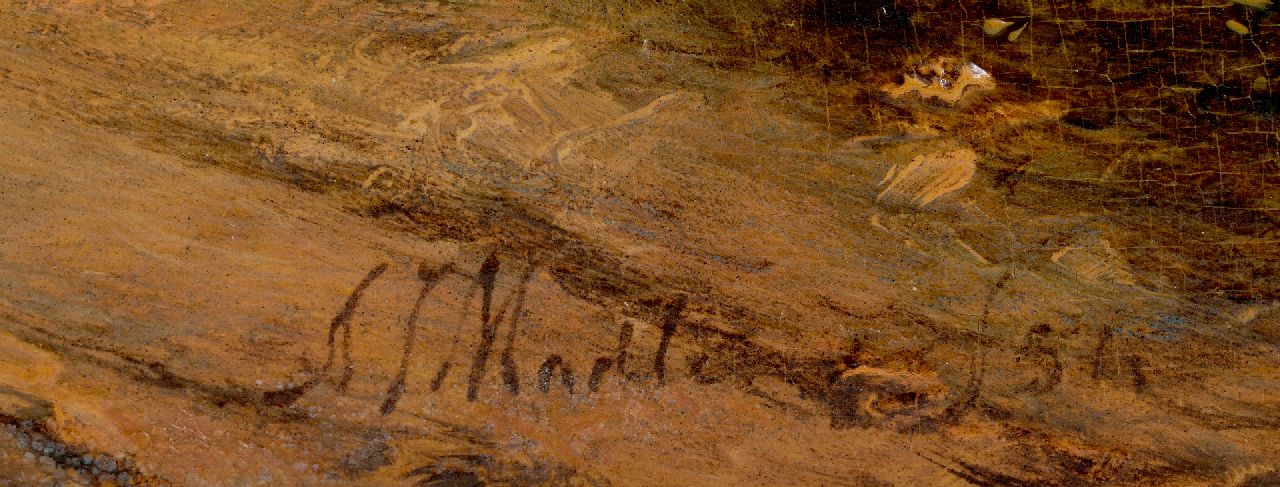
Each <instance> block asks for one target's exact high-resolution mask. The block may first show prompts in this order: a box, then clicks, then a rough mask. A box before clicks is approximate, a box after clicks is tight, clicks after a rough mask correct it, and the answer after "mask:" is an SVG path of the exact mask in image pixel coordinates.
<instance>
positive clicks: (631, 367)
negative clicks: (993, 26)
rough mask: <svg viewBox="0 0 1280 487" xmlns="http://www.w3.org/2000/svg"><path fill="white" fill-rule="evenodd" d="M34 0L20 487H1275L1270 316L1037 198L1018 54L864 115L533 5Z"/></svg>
mask: <svg viewBox="0 0 1280 487" xmlns="http://www.w3.org/2000/svg"><path fill="white" fill-rule="evenodd" d="M3 7H4V8H2V9H0V38H2V39H0V40H2V41H3V43H4V45H3V46H0V422H3V423H4V425H5V426H4V428H3V431H0V480H3V481H4V482H8V483H10V484H12V485H41V484H42V483H55V482H69V483H72V484H91V485H93V484H96V485H325V484H329V485H399V484H403V485H475V484H479V483H494V484H504V483H505V484H512V485H541V484H554V485H561V484H564V485H606V484H617V485H659V484H661V485H734V484H736V485H969V484H973V485H1089V484H1156V485H1222V484H1224V483H1228V484H1235V485H1265V482H1267V481H1268V479H1270V480H1275V479H1276V477H1277V473H1276V470H1275V469H1276V468H1277V466H1278V465H1280V463H1278V462H1280V403H1278V401H1280V367H1277V366H1278V365H1280V363H1278V362H1280V356H1278V355H1277V354H1276V344H1277V343H1280V312H1276V311H1273V310H1272V308H1271V307H1269V306H1267V305H1265V304H1258V303H1239V302H1232V301H1227V300H1225V299H1222V298H1220V297H1214V296H1206V295H1204V294H1191V293H1187V292H1184V291H1183V290H1182V288H1180V287H1179V285H1178V283H1177V282H1176V280H1174V279H1173V278H1171V277H1170V276H1171V275H1175V274H1177V273H1179V272H1182V271H1181V270H1180V268H1179V267H1178V264H1177V263H1178V262H1180V261H1179V260H1178V259H1180V258H1182V259H1191V258H1192V257H1180V256H1181V255H1182V254H1180V253H1179V252H1181V250H1179V249H1178V248H1176V247H1168V248H1167V250H1159V251H1160V252H1164V253H1163V254H1161V259H1163V260H1159V262H1160V263H1161V266H1160V268H1161V269H1164V271H1167V274H1162V273H1161V272H1154V271H1152V270H1151V267H1152V266H1151V265H1150V264H1149V262H1148V263H1146V264H1143V263H1138V262H1134V261H1135V260H1136V258H1135V257H1133V256H1132V255H1133V253H1134V252H1137V250H1135V249H1146V252H1148V254H1144V255H1150V252H1151V251H1152V250H1151V248H1153V247H1159V248H1160V249H1165V248H1166V247H1165V246H1162V245H1153V244H1151V242H1152V239H1153V238H1154V237H1152V233H1151V231H1150V225H1166V224H1163V223H1160V222H1165V221H1167V220H1169V219H1171V218H1172V217H1170V216H1169V215H1168V214H1166V213H1162V212H1161V210H1160V209H1158V208H1153V209H1149V210H1133V211H1134V212H1137V213H1133V212H1131V213H1127V214H1125V215H1124V216H1123V217H1116V216H1114V215H1112V214H1110V213H1108V212H1107V211H1104V210H1103V209H1100V208H1099V207H1097V206H1096V205H1092V204H1089V203H1086V202H1085V200H1086V198H1085V196H1084V195H1083V193H1087V192H1088V191H1090V190H1088V189H1081V188H1079V187H1076V186H1061V185H1054V184H1052V183H1043V182H1041V183H1037V182H1035V181H1031V182H1028V183H1026V184H1027V186H1026V188H1027V189H1022V190H1021V191H1023V193H1022V195H1021V196H1019V198H1036V199H1039V200H1041V201H1042V202H1053V203H1046V205H1049V206H1052V207H1053V208H1056V210H1055V211H1053V212H1049V211H1046V210H1045V209H1044V208H1045V205H1039V206H1036V205H1020V204H1016V202H1014V201H1011V200H1012V199H1014V198H1013V197H1011V195H1010V194H1009V191H1008V190H1006V189H1005V188H1002V187H1000V185H999V181H996V180H995V179H994V177H993V175H992V173H991V172H990V171H988V170H986V169H985V166H984V164H985V161H986V160H987V159H989V158H990V155H989V154H990V152H991V150H992V149H991V147H990V146H975V143H974V141H975V140H980V141H987V143H989V142H990V141H991V140H996V139H999V138H1001V137H1004V135H1002V134H1009V133H1017V134H1020V135H1021V136H1023V137H1024V138H1023V140H1024V141H1025V140H1026V134H1028V133H1035V134H1060V133H1062V132H1063V131H1065V130H1074V129H1066V128H1063V127H1064V126H1063V125H1062V124H1061V122H1060V119H1061V118H1062V117H1063V115H1064V113H1065V112H1066V110H1067V108H1068V106H1066V104H1065V103H1062V102H1056V101H1053V100H1036V99H1025V98H1017V97H1002V96H1003V95H1002V92H1001V91H1000V89H1001V88H1000V84H999V83H1000V73H986V72H977V71H965V70H967V69H969V68H968V67H966V66H965V65H964V64H963V62H962V61H960V62H959V64H953V63H957V61H953V60H945V59H944V60H939V61H937V63H938V65H939V66H945V68H946V69H947V70H950V71H948V72H951V73H955V72H956V69H957V67H958V69H960V70H962V71H963V73H962V74H961V75H960V76H962V77H964V76H968V77H969V78H968V79H962V80H959V81H960V83H959V85H960V89H961V90H963V91H962V92H959V93H957V92H953V91H948V92H946V93H943V94H942V95H944V96H939V97H938V98H937V99H933V100H924V99H922V95H923V97H924V98H928V96H929V93H928V92H927V91H928V89H929V87H926V86H923V85H921V86H912V85H910V83H909V82H908V83H906V84H903V83H902V80H901V78H898V80H897V81H896V84H894V83H895V82H894V81H893V80H887V82H890V83H891V85H890V86H889V87H888V88H887V89H884V90H881V89H880V88H879V86H875V87H870V88H867V87H863V88H867V89H868V90H870V91H872V92H874V93H878V94H879V95H877V96H880V97H881V98H882V101H881V102H882V103H885V104H886V106H892V107H893V110H894V111H896V112H897V113H900V114H902V113H905V114H912V116H913V117H914V118H913V119H914V120H915V122H914V123H905V122H874V123H872V122H871V121H869V122H868V124H867V125H866V127H865V128H866V130H865V133H863V134H860V135H852V134H845V135H833V133H835V132H838V131H833V129H832V127H831V115H830V111H831V110H840V109H841V107H840V106H839V105H833V104H831V103H824V101H823V100H824V98H823V96H824V95H823V93H824V89H825V90H831V89H833V88H831V87H824V85H823V84H822V83H821V82H817V81H815V80H813V79H811V78H808V77H805V76H802V75H799V74H796V73H793V72H791V71H788V70H785V69H781V68H778V67H777V66H775V65H773V64H771V63H770V62H768V61H760V60H757V61H753V62H745V61H742V60H734V59H722V58H717V57H716V55H714V54H707V53H699V52H696V51H695V50H692V48H689V47H688V46H683V45H679V44H677V43H675V42H674V41H661V40H659V39H652V40H651V39H647V38H633V37H630V36H627V35H623V34H622V33H620V32H619V31H618V30H616V29H611V28H610V27H609V25H608V24H600V23H591V22H585V21H581V20H579V19H575V18H574V17H572V16H570V15H568V14H565V13H564V12H563V11H562V10H556V9H553V8H551V7H549V6H544V5H542V4H540V3H530V4H506V3H500V2H495V3H485V2H481V3H469V4H465V5H464V4H451V3H450V4H442V3H437V2H291V1H284V2H243V1H233V2H216V3H214V2H134V3H123V2H122V3H103V2H60V1H55V2H41V1H35V2H6V3H5V4H4V6H3ZM557 12H558V13H557ZM672 35H673V36H676V34H672ZM686 35H688V36H692V37H690V38H691V39H693V40H690V41H688V43H689V44H690V45H698V44H699V43H704V45H708V46H714V45H716V44H715V43H716V42H722V41H719V40H717V39H716V38H714V37H708V38H705V39H704V38H701V37H698V36H701V35H703V34H702V33H692V34H686ZM975 67H976V66H975ZM978 69H981V68H978ZM933 74H936V73H929V72H925V71H921V76H930V75H933ZM984 76H985V77H984ZM908 81H910V78H908ZM966 87H967V89H966ZM846 89H853V88H846ZM828 95H830V93H828ZM898 95H900V96H898ZM895 96H898V97H895ZM975 97H982V98H981V99H980V100H979V101H976V102H972V103H966V102H965V100H966V99H969V100H972V99H974V98H975ZM951 98H954V100H953V99H951ZM975 134H977V135H975ZM1044 137H1045V141H1044V145H1045V146H1053V147H1050V148H1049V149H1045V150H1051V149H1052V150H1061V149H1062V148H1063V147H1070V142H1069V141H1064V140H1062V139H1058V140H1052V139H1050V136H1049V135H1044ZM1054 144H1057V145H1054ZM1108 170H1109V169H1108V168H1107V167H1105V166H1103V165H1098V166H1080V167H1074V168H1071V171H1073V174H1081V175H1084V176H1082V177H1086V178H1087V177H1098V178H1105V177H1106V174H1107V171H1108ZM1028 194H1030V196H1028ZM1075 203H1078V204H1075ZM1134 221H1141V222H1144V223H1145V224H1144V225H1135V224H1133V222H1134ZM1167 225H1172V224H1171V223H1170V224H1167ZM1178 225H1180V226H1179V227H1178V228H1179V231H1180V232H1181V231H1188V232H1190V231H1198V232H1205V233H1206V234H1209V235H1210V236H1212V235H1215V234H1214V233H1213V232H1220V230H1217V229H1216V227H1213V226H1211V225H1203V226H1195V225H1190V224H1187V223H1186V221H1185V220H1179V221H1178ZM1224 238H1225V237H1224ZM1162 272H1163V271H1162ZM1260 482H1261V483H1260Z"/></svg>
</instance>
